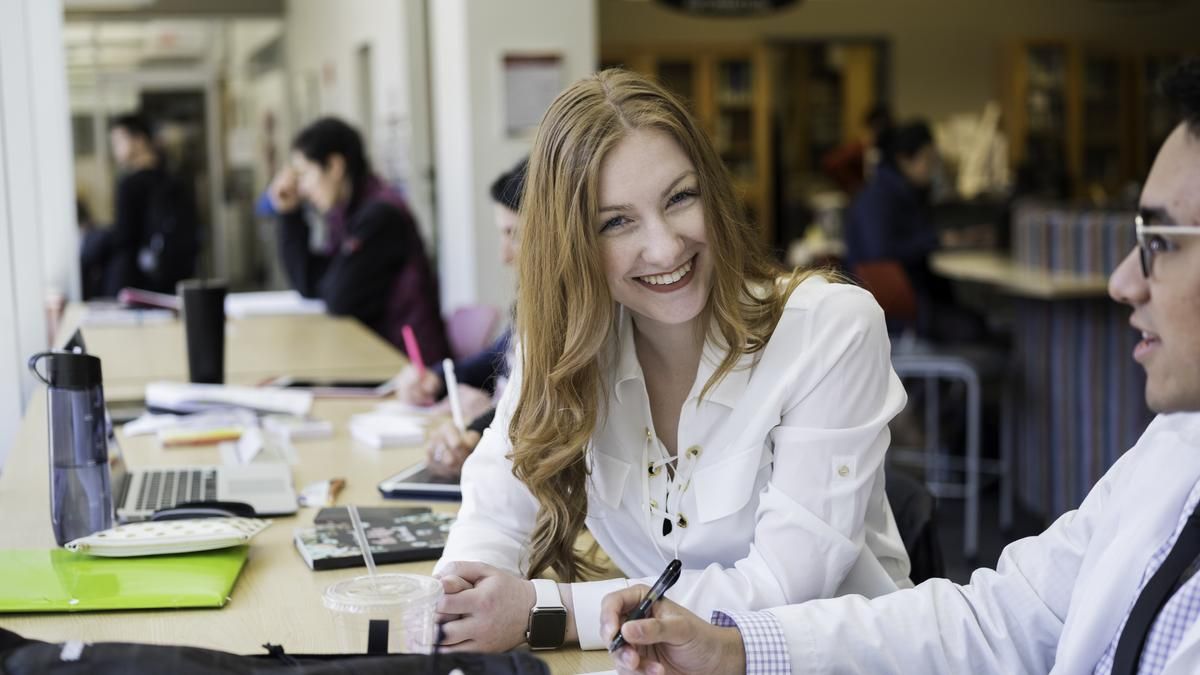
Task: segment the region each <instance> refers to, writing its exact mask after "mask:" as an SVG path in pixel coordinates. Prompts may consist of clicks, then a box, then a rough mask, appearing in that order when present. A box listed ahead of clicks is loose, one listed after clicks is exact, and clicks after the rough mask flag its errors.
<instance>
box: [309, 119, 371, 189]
mask: <svg viewBox="0 0 1200 675" xmlns="http://www.w3.org/2000/svg"><path fill="white" fill-rule="evenodd" d="M292 149H293V150H296V151H298V152H299V153H300V154H302V155H304V156H305V157H306V158H308V160H309V161H311V162H314V163H316V164H319V165H320V166H321V168H328V166H329V158H330V157H332V156H333V155H335V154H336V155H341V156H342V159H343V160H345V162H346V177H347V178H349V179H350V185H351V195H350V204H349V206H348V207H347V211H348V212H353V211H354V210H356V209H357V207H358V206H359V205H360V201H361V200H362V197H363V192H364V190H365V189H366V185H367V180H368V179H369V178H370V177H371V165H370V163H369V162H368V161H367V153H366V150H364V149H363V142H362V136H360V135H359V134H358V132H357V131H355V129H354V127H352V126H350V125H349V124H346V123H345V122H343V121H342V120H340V119H338V118H336V117H322V118H320V119H318V120H317V121H315V122H313V123H312V124H309V125H308V126H306V127H304V128H303V129H301V130H300V133H298V134H296V138H295V140H293V141H292Z"/></svg>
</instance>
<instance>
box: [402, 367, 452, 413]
mask: <svg viewBox="0 0 1200 675" xmlns="http://www.w3.org/2000/svg"><path fill="white" fill-rule="evenodd" d="M442 386H443V385H442V378H440V377H438V376H437V373H435V372H433V371H432V370H429V369H428V368H422V369H421V371H420V372H418V370H417V368H416V367H415V366H406V367H405V368H404V370H401V371H400V373H399V374H398V375H396V398H398V399H400V401H401V402H402V403H407V404H409V405H420V406H428V405H433V403H434V402H435V401H437V397H438V394H440V393H442Z"/></svg>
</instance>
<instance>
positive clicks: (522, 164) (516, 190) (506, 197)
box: [492, 157, 529, 211]
mask: <svg viewBox="0 0 1200 675" xmlns="http://www.w3.org/2000/svg"><path fill="white" fill-rule="evenodd" d="M528 167H529V157H524V158H522V159H521V161H519V162H517V163H516V165H514V166H513V168H511V169H509V170H508V171H505V172H504V173H502V174H500V176H499V177H497V178H496V180H495V181H493V182H492V201H494V202H496V203H497V204H503V205H504V206H507V207H508V208H510V209H512V210H513V211H520V210H521V193H522V192H524V191H525V171H526V169H527V168H528Z"/></svg>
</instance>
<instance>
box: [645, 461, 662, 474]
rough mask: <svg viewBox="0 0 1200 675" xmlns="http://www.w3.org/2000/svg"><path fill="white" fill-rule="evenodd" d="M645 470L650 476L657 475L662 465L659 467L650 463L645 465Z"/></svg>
mask: <svg viewBox="0 0 1200 675" xmlns="http://www.w3.org/2000/svg"><path fill="white" fill-rule="evenodd" d="M646 470H647V471H649V472H650V475H651V476H657V475H658V473H659V472H660V471H662V467H661V466H655V465H654V464H650V465H649V466H647V467H646Z"/></svg>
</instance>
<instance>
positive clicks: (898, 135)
mask: <svg viewBox="0 0 1200 675" xmlns="http://www.w3.org/2000/svg"><path fill="white" fill-rule="evenodd" d="M879 145H880V150H881V152H882V153H883V157H882V159H881V161H880V164H879V167H878V168H877V169H876V171H875V174H874V175H873V176H872V177H871V180H870V181H868V182H867V184H866V186H865V187H864V188H863V190H862V192H859V193H858V195H857V196H855V198H854V201H853V202H852V203H851V204H850V209H849V211H848V212H847V214H846V231H845V238H846V266H847V268H848V269H849V270H850V271H851V272H852V273H853V272H854V271H855V269H856V267H857V266H858V265H860V264H862V263H871V262H879V261H894V262H896V263H898V264H899V265H900V267H901V268H903V270H904V274H905V276H906V277H907V278H908V281H909V283H910V284H911V285H912V288H913V291H914V293H915V295H916V300H917V314H918V316H917V325H916V326H915V328H916V331H917V334H918V335H920V336H921V337H923V338H926V339H929V340H933V341H935V342H969V341H977V340H981V339H984V338H986V337H987V326H986V323H985V322H984V320H983V319H982V317H979V316H977V315H976V314H975V313H974V312H972V311H971V310H969V309H967V308H966V307H963V306H962V305H959V304H958V301H957V300H956V299H955V297H954V289H953V288H952V287H951V285H950V282H949V280H947V279H945V278H944V277H941V276H938V275H937V274H936V273H935V272H934V271H933V269H932V268H931V267H930V265H929V256H930V255H931V254H932V253H933V252H934V251H936V250H937V249H938V247H939V246H940V244H939V242H938V234H937V229H936V228H935V227H934V223H933V206H932V201H931V199H930V187H931V185H932V183H933V174H934V170H935V168H936V165H937V148H936V147H935V146H934V142H933V133H932V132H931V131H930V129H929V125H928V124H926V123H925V122H922V121H916V122H909V123H908V124H904V125H902V126H900V127H897V128H894V129H891V130H888V131H886V132H885V133H884V134H883V135H882V136H881V138H880V139H879Z"/></svg>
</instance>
